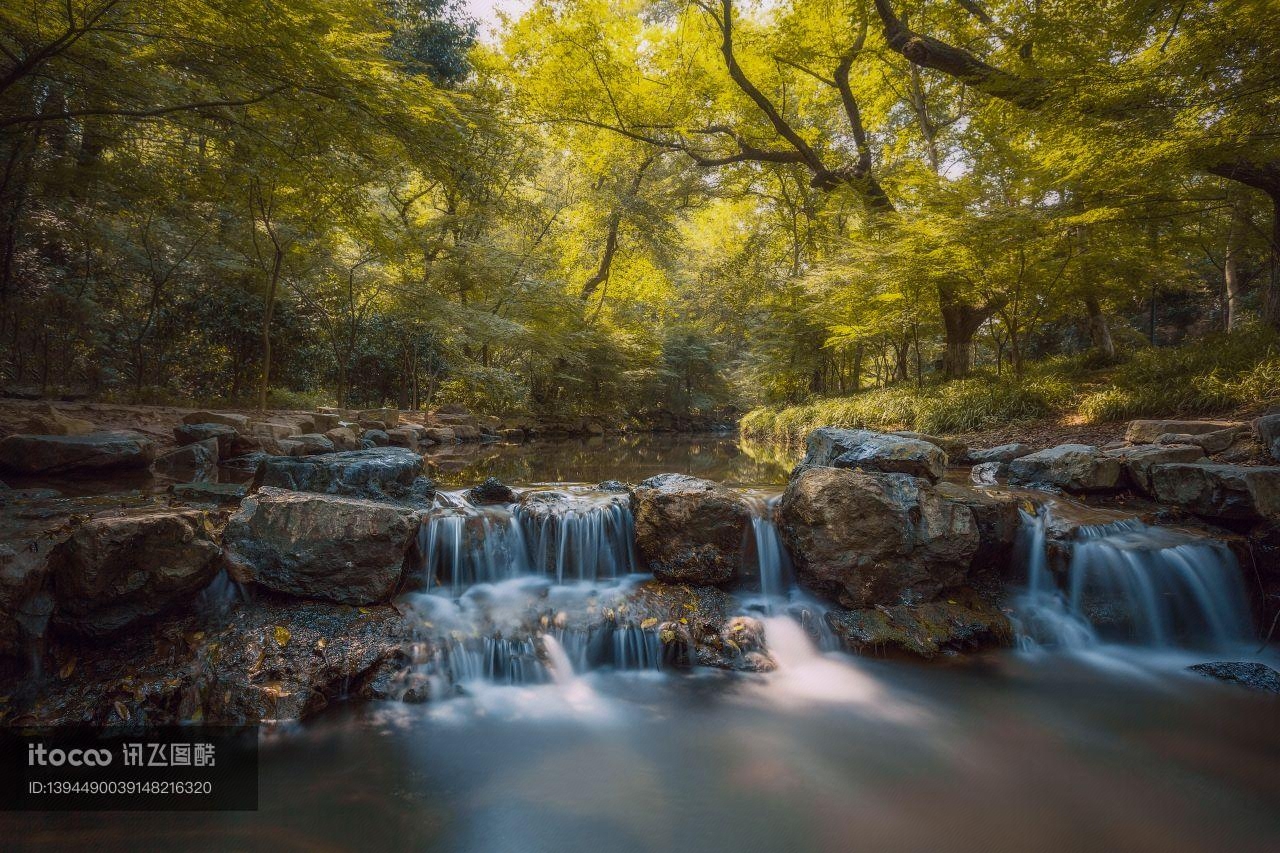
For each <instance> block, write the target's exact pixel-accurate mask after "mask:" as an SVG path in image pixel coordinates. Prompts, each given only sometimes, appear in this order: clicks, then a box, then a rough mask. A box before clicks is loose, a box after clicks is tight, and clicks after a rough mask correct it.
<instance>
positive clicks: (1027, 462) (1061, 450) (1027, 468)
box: [1009, 444, 1123, 492]
mask: <svg viewBox="0 0 1280 853" xmlns="http://www.w3.org/2000/svg"><path fill="white" fill-rule="evenodd" d="M1121 472H1122V468H1121V465H1120V460H1119V459H1117V458H1115V457H1114V456H1108V455H1107V454H1105V453H1103V452H1102V451H1101V450H1099V449H1098V448H1096V447H1093V446H1091V445H1087V444H1060V445H1058V446H1057V447H1050V448H1048V449H1046V450H1041V451H1038V452H1036V453H1031V454H1029V455H1027V456H1022V457H1019V458H1018V459H1014V460H1013V461H1012V462H1010V463H1009V483H1010V484H1012V485H1019V486H1039V487H1044V486H1048V487H1052V488H1058V489H1062V490H1063V491H1067V492H1107V491H1114V490H1116V489H1119V488H1121V486H1122V485H1123V484H1122V482H1121V479H1120V475H1121Z"/></svg>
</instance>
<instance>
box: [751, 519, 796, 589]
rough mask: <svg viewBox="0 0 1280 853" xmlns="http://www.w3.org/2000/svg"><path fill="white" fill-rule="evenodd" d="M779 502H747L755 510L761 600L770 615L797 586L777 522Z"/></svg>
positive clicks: (754, 529) (756, 557)
mask: <svg viewBox="0 0 1280 853" xmlns="http://www.w3.org/2000/svg"><path fill="white" fill-rule="evenodd" d="M779 500H780V498H778V497H772V498H763V497H757V496H749V497H748V498H747V502H748V504H750V506H751V535H752V540H753V541H752V544H753V546H754V551H755V562H756V571H757V575H758V578H759V582H760V596H761V598H762V599H763V603H764V607H765V610H766V612H772V611H773V604H774V603H775V602H778V601H781V600H783V599H784V598H785V596H786V595H787V593H788V592H789V591H790V590H791V588H792V585H793V577H792V570H791V557H790V556H789V555H788V554H787V549H786V548H785V547H784V546H783V544H782V539H781V538H780V537H779V535H778V526H777V524H775V523H774V520H773V513H774V507H775V506H777V503H778V501H779Z"/></svg>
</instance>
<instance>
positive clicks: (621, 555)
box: [418, 491, 636, 597]
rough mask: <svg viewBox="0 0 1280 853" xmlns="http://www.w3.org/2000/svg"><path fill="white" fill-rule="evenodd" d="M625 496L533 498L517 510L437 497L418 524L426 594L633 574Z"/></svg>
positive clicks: (544, 495) (537, 494)
mask: <svg viewBox="0 0 1280 853" xmlns="http://www.w3.org/2000/svg"><path fill="white" fill-rule="evenodd" d="M634 539H635V536H634V524H633V521H632V517H631V507H630V504H629V502H628V501H627V499H626V497H625V496H618V495H614V494H601V493H599V492H590V491H588V492H584V493H567V492H535V493H532V494H531V495H529V496H528V497H527V499H526V500H522V501H521V502H520V503H518V504H513V505H504V506H472V505H471V504H470V503H468V502H467V501H466V499H465V497H463V496H461V495H458V494H448V493H442V494H441V495H440V496H439V497H438V498H437V506H436V507H435V508H434V509H432V510H431V511H430V512H428V513H427V515H426V516H425V517H424V518H423V523H422V527H421V528H420V529H419V531H418V553H419V555H420V557H421V560H422V563H421V565H422V574H423V576H424V578H425V581H426V585H427V587H428V589H432V588H436V587H440V586H447V587H448V588H449V590H450V592H451V593H452V594H453V595H454V596H455V597H456V596H459V595H461V594H462V593H463V592H465V591H466V590H467V589H468V588H469V587H471V586H472V585H474V584H479V583H498V582H501V581H505V580H510V579H512V578H517V577H523V576H526V575H543V576H545V577H548V578H554V579H555V581H556V583H567V582H570V581H580V580H587V581H597V580H611V579H616V578H621V577H625V576H626V575H628V574H631V573H633V572H635V571H636V557H635V552H634V544H633V543H634Z"/></svg>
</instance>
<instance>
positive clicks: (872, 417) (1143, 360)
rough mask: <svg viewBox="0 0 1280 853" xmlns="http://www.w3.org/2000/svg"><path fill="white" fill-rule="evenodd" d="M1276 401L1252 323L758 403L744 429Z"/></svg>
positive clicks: (1273, 347) (1271, 338)
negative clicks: (920, 383) (1102, 356)
mask: <svg viewBox="0 0 1280 853" xmlns="http://www.w3.org/2000/svg"><path fill="white" fill-rule="evenodd" d="M1276 401H1280V335H1278V334H1277V333H1276V332H1275V331H1273V330H1270V329H1265V328H1252V329H1248V330H1245V331H1242V332H1238V333H1236V334H1233V335H1213V336H1209V337H1207V338H1204V339H1202V340H1199V341H1196V342H1194V343H1189V344H1186V345H1184V346H1181V347H1168V348H1160V349H1157V348H1151V349H1144V350H1140V351H1139V352H1137V353H1135V354H1133V355H1132V356H1131V357H1129V358H1128V359H1127V360H1126V361H1124V362H1122V363H1120V364H1119V365H1117V366H1113V367H1109V368H1105V369H1096V368H1091V363H1090V361H1089V359H1088V357H1087V356H1076V357H1072V358H1054V359H1050V360H1048V361H1044V362H1040V363H1037V364H1033V365H1029V366H1028V368H1027V370H1026V372H1025V375H1024V377H1023V378H1022V379H1021V380H1019V379H1015V378H1014V377H1012V376H1008V375H1006V376H1003V377H997V376H994V375H981V376H976V377H973V378H969V379H963V380H957V381H953V382H946V383H939V384H931V385H925V386H924V387H917V386H915V385H905V384H904V385H901V386H895V387H889V388H880V389H875V390H872V391H865V392H863V393H861V394H855V395H852V396H848V397H826V398H819V399H816V400H813V401H811V402H809V403H805V404H803V405H798V406H787V407H765V408H759V409H755V410H753V411H751V412H749V413H748V414H747V415H746V416H745V417H744V418H743V419H742V423H741V429H742V434H743V436H744V437H746V438H748V439H751V440H755V441H775V442H781V443H783V444H793V443H797V442H800V441H802V440H803V439H804V436H805V435H807V434H808V433H809V432H810V431H811V430H813V429H816V428H818V427H822V426H842V427H864V428H870V429H882V430H892V429H911V430H916V431H919V432H927V433H941V434H948V433H961V432H970V431H974V430H981V429H989V428H993V427H1000V426H1007V425H1009V424H1014V423H1020V422H1028V421H1035V420H1039V419H1042V418H1046V417H1053V416H1068V415H1074V416H1077V417H1079V418H1080V419H1081V420H1082V421H1084V422H1088V423H1101V422H1106V421H1117V420H1124V419H1127V418H1133V417H1147V416H1150V417H1166V416H1178V415H1183V416H1186V415H1215V414H1221V413H1223V412H1229V411H1231V410H1234V409H1241V408H1246V407H1251V406H1257V405H1259V404H1266V403H1268V402H1276Z"/></svg>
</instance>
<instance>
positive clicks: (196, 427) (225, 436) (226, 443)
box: [173, 424, 240, 458]
mask: <svg viewBox="0 0 1280 853" xmlns="http://www.w3.org/2000/svg"><path fill="white" fill-rule="evenodd" d="M239 435H240V433H238V432H236V430H235V428H234V427H229V426H227V425H226V424H181V425H179V426H176V427H174V428H173V439H174V441H176V442H177V443H178V446H179V447H185V446H186V445H188V444H195V443H196V442H199V441H206V440H207V439H210V438H213V439H217V442H218V455H219V456H221V457H224V458H230V457H231V456H232V455H234V452H235V442H236V438H237V437H238V436H239Z"/></svg>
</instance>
